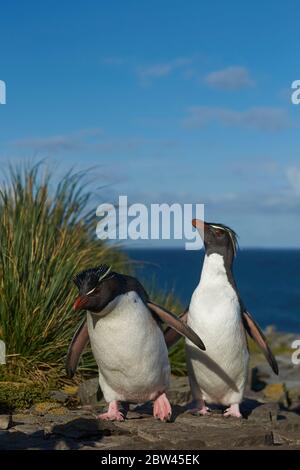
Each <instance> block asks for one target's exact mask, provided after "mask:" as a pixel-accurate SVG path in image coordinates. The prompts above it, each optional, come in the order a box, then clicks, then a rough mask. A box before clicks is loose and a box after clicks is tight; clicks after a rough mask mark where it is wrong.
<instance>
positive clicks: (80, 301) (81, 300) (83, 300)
mask: <svg viewBox="0 0 300 470" xmlns="http://www.w3.org/2000/svg"><path fill="white" fill-rule="evenodd" d="M87 303H88V298H87V297H86V296H85V295H82V296H80V297H77V299H76V300H75V302H74V305H73V310H75V312H76V311H78V310H84V309H85V307H86V305H87Z"/></svg>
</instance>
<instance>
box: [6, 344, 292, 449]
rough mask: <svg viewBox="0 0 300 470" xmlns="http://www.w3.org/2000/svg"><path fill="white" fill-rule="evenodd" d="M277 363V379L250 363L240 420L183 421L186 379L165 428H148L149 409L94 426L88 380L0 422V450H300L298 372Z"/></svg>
mask: <svg viewBox="0 0 300 470" xmlns="http://www.w3.org/2000/svg"><path fill="white" fill-rule="evenodd" d="M291 339H292V337H291V336H290V337H286V338H285V340H286V341H289V342H290V340H291ZM280 341H282V338H281V340H280ZM289 344H290V343H289ZM273 347H274V345H273ZM277 358H278V362H279V367H280V375H279V377H276V376H274V375H273V374H272V373H271V372H270V369H269V367H268V365H267V364H266V362H265V361H264V360H263V358H262V357H261V356H260V355H257V354H255V355H254V356H253V357H252V360H251V363H252V367H251V373H250V376H249V384H248V387H247V391H246V394H245V396H246V397H245V400H244V402H243V404H242V412H243V415H244V418H243V419H241V420H238V419H234V418H225V417H223V416H222V410H221V409H217V408H214V409H213V410H212V412H211V413H210V415H209V416H205V417H200V416H193V415H191V414H189V413H188V412H187V410H186V404H187V402H189V400H190V398H191V397H190V391H189V386H188V381H187V378H186V377H173V378H172V385H171V389H170V392H169V398H170V401H171V402H172V403H173V416H172V420H171V422H170V423H161V422H159V421H156V420H155V419H154V418H153V417H152V416H151V406H150V404H146V405H143V406H138V407H136V406H135V407H131V408H130V411H129V412H128V414H127V419H126V421H125V422H121V423H102V422H100V421H98V420H96V419H95V417H96V415H97V413H99V411H101V410H102V409H103V408H104V407H105V404H104V402H103V401H102V400H101V399H100V401H99V395H98V398H97V388H98V387H97V379H91V380H89V381H86V382H84V383H83V384H81V386H80V387H79V389H78V390H76V388H74V389H69V391H68V390H67V389H65V390H64V391H53V393H52V394H51V401H49V402H44V403H38V404H36V405H34V406H33V407H32V408H31V409H29V410H24V411H22V412H21V411H19V412H15V413H13V414H12V415H8V414H5V415H1V416H0V449H61V450H64V449H80V450H81V449H82V450H85V449H90V450H100V449H113V450H124V449H202V448H204V449H211V448H218V449H232V448H234V449H239V448H240V449H247V448H253V449H254V448H255V449H276V448H281V449H300V365H297V366H296V365H293V364H292V362H291V355H290V354H287V353H285V354H281V355H280V356H277Z"/></svg>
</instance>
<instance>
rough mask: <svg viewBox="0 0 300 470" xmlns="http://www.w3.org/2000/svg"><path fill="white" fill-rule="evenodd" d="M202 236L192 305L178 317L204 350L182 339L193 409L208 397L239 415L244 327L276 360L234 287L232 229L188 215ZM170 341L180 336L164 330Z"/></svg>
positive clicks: (245, 367) (271, 359)
mask: <svg viewBox="0 0 300 470" xmlns="http://www.w3.org/2000/svg"><path fill="white" fill-rule="evenodd" d="M192 224H193V226H194V227H196V228H197V230H198V231H199V233H200V236H201V238H202V240H203V242H204V248H205V258H204V263H203V268H202V273H201V278H200V282H199V284H198V286H197V287H196V289H195V291H194V293H193V295H192V299H191V302H190V306H189V309H188V311H187V312H185V313H184V314H183V315H182V317H181V319H182V321H187V324H188V325H189V326H190V327H191V328H192V329H193V330H194V331H195V332H196V333H197V334H199V335H201V338H202V339H203V341H204V343H205V346H206V351H205V352H203V351H199V350H197V349H196V348H195V347H194V345H193V344H192V343H191V342H190V341H189V339H187V340H186V357H187V365H188V373H189V380H190V385H191V390H192V396H193V400H194V404H195V408H193V410H191V411H193V412H197V413H198V414H200V415H205V414H207V413H208V411H209V409H208V408H207V407H206V404H205V402H207V403H218V404H221V405H225V406H226V407H227V409H226V410H225V412H224V415H225V416H235V417H237V418H240V417H241V413H240V408H239V405H240V403H241V401H242V398H243V393H244V388H245V384H246V379H247V372H248V360H249V353H248V346H247V338H246V332H247V333H248V334H249V335H250V336H251V337H252V338H253V339H254V340H255V341H256V343H257V344H258V345H259V346H260V348H261V349H262V351H263V353H264V354H265V356H266V358H267V360H268V362H269V364H270V366H271V368H272V370H273V371H274V373H275V374H278V366H277V362H276V359H275V358H274V356H273V354H272V352H271V350H270V348H269V346H268V344H267V341H266V338H265V337H264V335H263V333H262V331H261V330H260V328H259V326H258V325H257V324H256V322H255V321H254V319H253V318H252V316H251V315H250V313H249V312H248V311H247V310H246V308H245V306H244V304H243V302H242V300H241V298H240V296H239V293H238V290H237V286H236V284H235V280H234V277H233V273H232V263H233V259H234V256H235V254H236V249H237V238H236V234H235V232H234V231H233V230H231V229H230V228H229V227H227V226H225V225H222V224H211V223H207V222H203V221H201V220H198V219H194V220H193V221H192ZM165 338H166V342H167V345H168V346H169V347H170V346H171V345H172V344H174V343H175V342H176V340H177V339H178V335H177V334H176V333H175V332H174V331H171V330H169V331H166V334H165Z"/></svg>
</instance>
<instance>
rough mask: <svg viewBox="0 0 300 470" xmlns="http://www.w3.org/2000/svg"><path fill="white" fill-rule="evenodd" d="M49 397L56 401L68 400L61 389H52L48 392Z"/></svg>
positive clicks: (64, 401) (63, 401)
mask: <svg viewBox="0 0 300 470" xmlns="http://www.w3.org/2000/svg"><path fill="white" fill-rule="evenodd" d="M49 397H50V398H51V399H52V400H55V401H57V402H58V403H66V401H67V400H68V395H67V394H66V393H64V392H62V391H61V390H52V391H51V392H50V393H49Z"/></svg>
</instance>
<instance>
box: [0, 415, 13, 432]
mask: <svg viewBox="0 0 300 470" xmlns="http://www.w3.org/2000/svg"><path fill="white" fill-rule="evenodd" d="M11 425H12V420H11V415H0V429H1V430H2V431H5V430H6V429H8V428H9V427H10V426H11Z"/></svg>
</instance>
